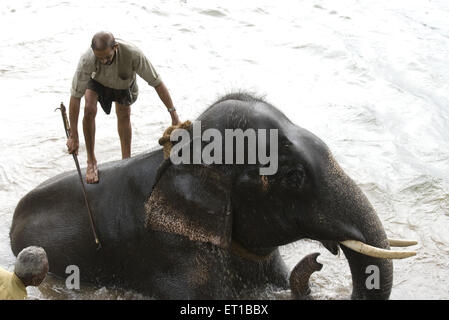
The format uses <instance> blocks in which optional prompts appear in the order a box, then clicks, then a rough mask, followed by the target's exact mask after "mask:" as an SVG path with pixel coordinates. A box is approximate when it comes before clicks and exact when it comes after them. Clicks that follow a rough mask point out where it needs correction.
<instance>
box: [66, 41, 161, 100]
mask: <svg viewBox="0 0 449 320" xmlns="http://www.w3.org/2000/svg"><path fill="white" fill-rule="evenodd" d="M116 41H117V43H118V48H117V51H116V53H115V56H114V58H113V60H112V63H111V64H110V65H104V64H101V63H100V61H98V60H97V59H96V58H95V55H94V52H93V51H92V49H91V48H89V49H88V50H87V51H86V53H84V54H83V55H82V56H81V58H80V61H79V63H78V67H77V69H76V72H75V75H74V76H73V80H72V89H71V95H72V97H75V98H81V97H82V96H83V95H84V93H85V91H86V88H87V83H88V82H89V80H90V79H91V78H92V79H94V80H95V81H97V82H99V83H101V84H102V85H104V86H105V87H108V88H112V89H131V93H132V94H133V95H134V94H135V95H137V94H138V90H139V89H138V87H137V83H136V73H137V74H138V75H139V76H140V77H141V78H142V79H144V80H145V81H146V82H147V83H148V84H149V85H150V86H152V87H157V86H158V85H159V84H160V83H161V82H162V79H161V77H160V75H159V74H158V73H157V72H156V70H155V69H154V67H153V65H152V64H151V62H150V61H149V60H148V59H147V58H146V57H145V55H144V54H143V53H142V51H140V50H139V49H138V48H137V47H136V46H134V45H132V44H130V43H127V42H125V41H123V40H121V39H116Z"/></svg>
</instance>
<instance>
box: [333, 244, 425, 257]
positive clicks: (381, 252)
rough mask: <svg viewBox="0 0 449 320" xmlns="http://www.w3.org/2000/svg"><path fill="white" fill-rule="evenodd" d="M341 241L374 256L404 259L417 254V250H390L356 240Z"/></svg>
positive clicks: (352, 248) (355, 249)
mask: <svg viewBox="0 0 449 320" xmlns="http://www.w3.org/2000/svg"><path fill="white" fill-rule="evenodd" d="M340 243H341V244H342V245H344V246H345V247H348V248H349V249H351V250H354V251H356V252H359V253H361V254H364V255H367V256H370V257H374V258H384V259H404V258H408V257H412V256H414V255H416V252H415V251H390V250H386V249H380V248H376V247H373V246H370V245H367V244H365V243H363V242H360V241H356V240H345V241H341V242H340Z"/></svg>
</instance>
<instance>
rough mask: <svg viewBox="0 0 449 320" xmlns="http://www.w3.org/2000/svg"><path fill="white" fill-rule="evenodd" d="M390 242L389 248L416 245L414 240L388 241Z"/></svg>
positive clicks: (416, 242)
mask: <svg viewBox="0 0 449 320" xmlns="http://www.w3.org/2000/svg"><path fill="white" fill-rule="evenodd" d="M388 242H390V247H409V246H414V245H415V244H418V241H415V240H399V239H388Z"/></svg>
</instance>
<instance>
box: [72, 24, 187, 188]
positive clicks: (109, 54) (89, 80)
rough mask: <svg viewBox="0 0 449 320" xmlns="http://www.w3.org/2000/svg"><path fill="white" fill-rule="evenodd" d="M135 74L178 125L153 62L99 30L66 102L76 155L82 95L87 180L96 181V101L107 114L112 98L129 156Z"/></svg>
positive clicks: (121, 136) (133, 48) (176, 116)
mask: <svg viewBox="0 0 449 320" xmlns="http://www.w3.org/2000/svg"><path fill="white" fill-rule="evenodd" d="M136 73H137V74H138V75H139V76H140V77H141V78H142V79H144V80H145V81H146V82H147V83H148V84H149V85H150V86H152V87H154V89H155V90H156V92H157V94H158V96H159V98H160V99H161V101H162V102H163V103H164V105H165V106H166V107H167V110H168V112H169V113H170V116H171V120H172V125H177V124H179V118H178V115H177V113H176V109H175V108H174V106H173V102H172V99H171V97H170V94H169V92H168V89H167V87H166V86H165V84H164V83H163V82H162V79H161V76H160V75H159V74H158V73H157V72H156V70H155V69H154V67H153V65H152V64H151V63H150V61H149V60H148V59H147V58H146V57H145V55H144V54H143V53H142V51H140V50H139V49H138V48H137V47H136V46H134V45H132V44H130V43H127V42H125V41H123V40H121V39H116V38H114V36H113V35H112V33H110V32H98V33H96V34H95V35H94V36H93V38H92V43H91V47H90V48H89V49H88V50H87V52H86V53H84V54H83V55H82V56H81V58H80V60H79V63H78V67H77V69H76V72H75V75H74V77H73V81H72V88H71V97H70V105H69V121H70V128H71V129H70V136H69V138H68V140H67V148H68V152H69V153H75V154H78V147H79V138H78V116H79V110H80V101H81V97H82V96H84V98H85V106H84V118H83V132H84V140H85V143H86V151H87V169H86V182H87V183H97V182H98V181H99V174H98V167H97V159H96V157H95V153H94V147H95V116H96V114H97V102H100V105H101V107H102V108H103V110H104V112H105V113H106V114H109V113H110V112H111V107H112V102H113V101H115V111H116V113H117V127H118V133H119V137H120V144H121V149H122V158H123V159H125V158H129V157H130V156H131V136H132V131H131V121H130V116H131V105H132V104H133V103H134V102H135V101H136V100H137V96H138V87H137V83H136Z"/></svg>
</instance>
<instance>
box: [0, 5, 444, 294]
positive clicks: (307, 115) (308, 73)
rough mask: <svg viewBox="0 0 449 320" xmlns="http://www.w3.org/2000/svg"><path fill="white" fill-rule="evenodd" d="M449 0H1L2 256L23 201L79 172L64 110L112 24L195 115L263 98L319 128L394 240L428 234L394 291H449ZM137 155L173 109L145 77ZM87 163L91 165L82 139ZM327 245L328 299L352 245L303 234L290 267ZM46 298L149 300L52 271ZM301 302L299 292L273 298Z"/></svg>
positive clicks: (108, 154) (109, 148)
mask: <svg viewBox="0 0 449 320" xmlns="http://www.w3.org/2000/svg"><path fill="white" fill-rule="evenodd" d="M448 14H449V3H448V2H446V1H425V2H424V1H405V0H401V1H394V2H392V1H383V2H381V1H364V2H363V3H362V2H360V1H355V0H346V1H339V2H338V3H337V2H336V1H330V0H329V1H319V0H312V1H282V5H281V4H280V3H277V2H273V1H266V0H264V1H226V2H223V1H218V0H214V1H205V0H204V1H187V0H185V1H178V2H177V1H158V2H157V4H153V3H152V4H149V3H148V4H145V5H141V4H139V3H137V2H132V1H111V0H108V1H96V2H95V4H94V3H93V2H92V1H76V2H75V1H73V2H69V1H66V2H58V1H46V2H45V4H44V3H42V2H33V1H23V0H20V1H17V0H2V2H1V4H0V29H1V30H3V31H2V33H0V88H2V90H1V92H2V106H1V109H2V112H1V113H0V124H1V127H0V133H1V140H0V148H1V152H0V265H1V266H2V267H7V268H9V269H11V268H12V267H13V264H14V256H13V255H12V253H11V250H10V245H9V236H8V233H9V227H10V224H11V220H12V214H13V211H14V208H15V206H16V204H17V202H18V201H19V200H20V198H21V197H22V196H24V195H25V194H26V193H27V192H28V191H30V190H31V189H32V188H34V187H35V186H37V185H38V184H39V183H41V182H42V181H44V180H45V179H47V178H50V177H52V176H54V175H56V174H58V173H61V172H63V171H66V170H72V169H73V166H74V165H73V160H72V158H71V157H70V156H68V155H67V154H66V153H65V149H66V147H65V138H64V132H63V128H62V124H61V119H60V114H59V113H58V112H54V109H55V108H56V107H58V105H59V103H60V102H61V101H64V102H65V104H66V105H68V100H69V92H70V84H71V79H72V76H73V73H74V71H75V68H76V65H77V63H78V59H79V56H80V55H81V53H83V52H84V51H85V50H86V48H87V47H88V46H89V43H90V39H91V37H92V35H93V34H94V33H95V32H96V31H99V30H110V31H112V32H113V33H114V35H115V36H117V37H120V38H123V39H125V40H127V41H130V42H133V43H135V44H136V45H138V46H139V47H140V48H141V49H142V50H143V51H144V52H145V53H146V54H147V56H148V57H149V58H150V60H151V61H152V63H153V64H154V65H155V67H156V68H157V70H158V71H159V73H160V74H161V75H162V77H163V79H164V82H165V83H166V84H167V86H168V88H169V90H170V93H171V95H172V98H173V100H174V102H175V106H176V107H177V109H178V113H179V115H180V117H181V120H186V119H194V118H195V117H196V116H197V115H199V114H200V113H201V111H202V110H203V109H204V108H206V107H207V106H208V105H209V104H210V103H212V102H213V101H214V100H215V99H216V98H218V97H219V96H221V95H223V94H224V93H228V92H231V91H233V90H236V89H245V90H249V91H252V92H256V93H258V94H263V95H265V96H266V99H267V100H268V101H270V102H271V103H273V104H274V105H276V106H277V107H278V108H280V109H281V110H282V111H283V112H284V113H285V114H286V115H287V116H288V117H289V118H290V119H291V120H292V121H293V122H295V123H296V124H298V125H300V126H303V127H305V128H307V129H309V130H310V131H312V132H314V133H315V134H317V135H318V136H319V137H321V138H322V139H323V140H324V141H325V142H326V143H327V144H328V146H329V147H330V148H331V150H332V151H333V153H334V155H335V157H336V158H337V160H338V161H339V162H340V164H341V166H342V167H343V168H344V170H345V171H346V172H347V173H348V174H349V175H350V176H351V177H352V178H353V179H354V180H355V181H356V182H357V184H358V185H359V186H360V187H361V188H362V189H363V191H364V192H365V193H366V194H367V196H368V198H369V199H370V200H371V202H372V204H373V205H374V207H375V208H376V209H377V211H378V214H379V216H380V218H381V220H382V222H383V225H384V227H385V228H386V231H387V233H388V235H389V236H390V237H391V238H411V239H417V240H418V241H419V245H418V246H417V247H416V249H417V251H418V255H417V256H416V257H413V258H410V259H407V260H404V261H395V262H394V267H395V273H394V285H393V291H392V296H391V298H392V299H449V289H448V288H449V248H448V246H447V244H448V243H449V233H448V230H449V143H448V142H449V130H448V127H449V109H448V105H449V104H448V102H449V95H448V92H449V90H448V89H449V65H448V63H447V62H448V61H449V59H448V58H449V56H448V51H449V27H448V24H447V21H448V18H449V16H448ZM138 83H139V86H140V92H141V93H140V96H139V99H138V101H137V102H136V104H135V105H133V108H132V124H133V146H132V147H133V155H135V154H138V153H141V152H144V151H146V150H148V149H150V148H152V147H154V146H156V144H157V138H159V135H160V133H161V132H162V131H163V130H164V128H165V127H167V126H168V125H169V124H170V119H169V116H168V114H167V113H166V111H165V108H164V107H163V106H162V104H161V102H160V101H159V99H158V98H157V95H156V93H155V92H154V90H153V89H152V88H150V87H148V86H147V85H146V84H145V83H144V82H143V81H142V80H141V79H139V82H138ZM80 141H81V147H80V161H81V162H82V163H85V160H86V153H85V149H84V141H83V138H81V139H80ZM96 154H97V159H98V161H100V162H106V161H110V160H116V159H120V156H121V153H120V143H119V139H118V134H117V131H116V119H115V116H114V115H110V116H106V115H105V114H104V113H103V112H102V111H99V112H98V115H97V138H96ZM313 251H319V252H321V253H322V254H321V256H320V258H319V260H320V261H321V262H322V263H323V264H324V268H323V270H322V271H321V272H319V273H317V274H315V275H313V277H312V282H313V284H312V292H313V295H314V296H315V297H316V298H320V299H344V298H347V297H348V296H349V294H350V291H351V289H350V288H351V285H350V284H351V276H350V272H349V267H348V266H347V262H346V260H345V259H344V256H343V255H341V256H340V257H334V256H332V255H331V254H330V253H328V252H327V251H326V250H325V249H324V248H323V247H322V246H321V245H319V244H317V243H315V242H312V241H300V242H297V243H294V244H290V245H287V246H285V247H283V248H282V254H283V256H284V258H285V260H286V262H287V264H288V266H289V267H290V268H293V266H294V265H295V264H296V263H297V262H298V260H299V259H301V258H302V257H303V256H304V255H306V254H308V253H311V252H313ZM28 291H29V294H30V296H31V297H34V298H39V299H66V298H67V299H146V298H149V297H144V296H141V295H139V294H137V293H134V292H130V291H123V290H120V289H111V288H98V287H90V286H82V289H81V290H80V291H79V292H76V291H69V290H67V289H65V287H64V282H63V281H61V280H59V279H56V278H52V277H49V278H47V280H46V282H45V284H44V285H42V286H41V287H40V289H36V288H32V289H28ZM267 296H268V297H270V298H280V299H283V298H287V297H288V292H274V293H267Z"/></svg>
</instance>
